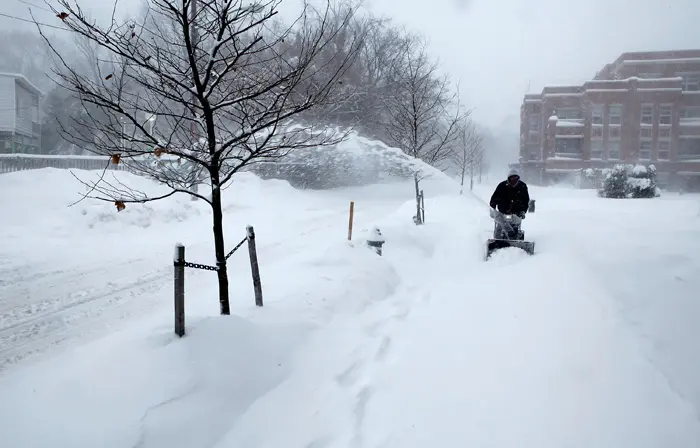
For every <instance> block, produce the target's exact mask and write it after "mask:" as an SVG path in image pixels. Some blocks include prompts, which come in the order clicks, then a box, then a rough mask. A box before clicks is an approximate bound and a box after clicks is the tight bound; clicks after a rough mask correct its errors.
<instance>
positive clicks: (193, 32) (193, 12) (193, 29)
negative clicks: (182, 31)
mask: <svg viewBox="0 0 700 448" xmlns="http://www.w3.org/2000/svg"><path fill="white" fill-rule="evenodd" d="M197 1H198V0H192V3H190V39H191V40H192V51H193V52H195V54H194V57H195V60H196V59H197V53H196V50H197V38H198V35H197V23H196V22H197ZM196 103H197V94H196V93H195V92H194V91H193V92H192V104H196ZM192 118H194V119H195V120H193V121H192V125H191V126H192V137H193V138H192V141H193V142H197V141H198V140H199V139H198V135H197V134H198V132H197V123H196V118H197V114H196V112H195V110H194V109H193V110H192ZM198 180H199V175H198V174H196V173H195V176H194V178H193V179H192V185H190V188H189V190H190V191H191V192H193V193H197V191H198V190H199V188H198V187H199V184H198V182H197V181H198ZM190 199H191V200H192V201H196V200H197V196H196V195H191V196H190Z"/></svg>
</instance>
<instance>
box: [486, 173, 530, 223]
mask: <svg viewBox="0 0 700 448" xmlns="http://www.w3.org/2000/svg"><path fill="white" fill-rule="evenodd" d="M489 205H490V206H491V208H495V209H498V211H499V212H501V213H505V214H513V215H517V216H519V217H520V218H525V212H527V209H528V207H529V205H530V194H529V193H528V191H527V184H526V183H525V182H523V181H521V180H520V175H519V174H518V171H517V170H515V169H511V170H510V171H509V172H508V178H507V179H506V180H504V181H503V182H501V183H500V184H498V186H497V187H496V191H494V192H493V195H491V201H490V202H489Z"/></svg>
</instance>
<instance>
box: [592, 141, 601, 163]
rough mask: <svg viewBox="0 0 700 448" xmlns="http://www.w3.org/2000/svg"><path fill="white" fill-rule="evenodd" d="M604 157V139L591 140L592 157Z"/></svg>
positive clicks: (593, 158)
mask: <svg viewBox="0 0 700 448" xmlns="http://www.w3.org/2000/svg"><path fill="white" fill-rule="evenodd" d="M602 158H603V140H591V159H592V160H601V159H602Z"/></svg>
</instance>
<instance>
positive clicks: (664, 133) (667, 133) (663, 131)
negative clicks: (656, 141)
mask: <svg viewBox="0 0 700 448" xmlns="http://www.w3.org/2000/svg"><path fill="white" fill-rule="evenodd" d="M659 138H667V139H668V138H671V128H659Z"/></svg>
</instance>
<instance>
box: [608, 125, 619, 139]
mask: <svg viewBox="0 0 700 448" xmlns="http://www.w3.org/2000/svg"><path fill="white" fill-rule="evenodd" d="M621 137H622V132H621V129H620V126H611V127H609V128H608V140H620V138H621Z"/></svg>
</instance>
